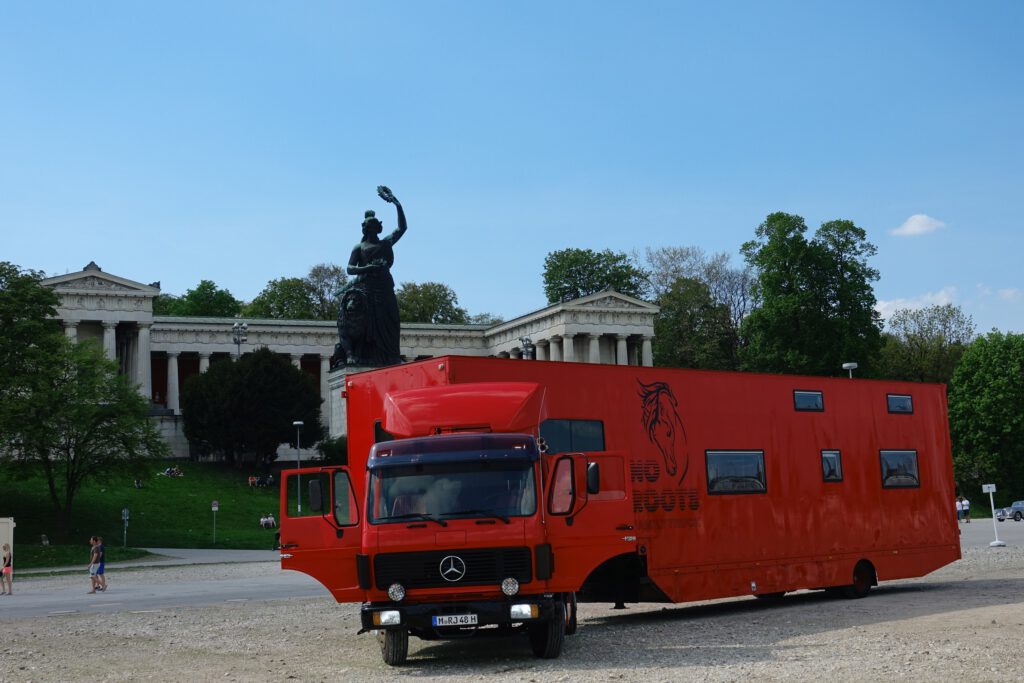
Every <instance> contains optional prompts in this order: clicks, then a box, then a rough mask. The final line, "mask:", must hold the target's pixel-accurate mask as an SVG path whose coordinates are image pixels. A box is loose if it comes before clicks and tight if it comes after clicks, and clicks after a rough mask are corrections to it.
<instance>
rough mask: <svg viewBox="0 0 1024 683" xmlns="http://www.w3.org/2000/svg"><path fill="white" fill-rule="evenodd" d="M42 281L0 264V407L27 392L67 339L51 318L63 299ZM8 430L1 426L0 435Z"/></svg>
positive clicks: (12, 267)
mask: <svg viewBox="0 0 1024 683" xmlns="http://www.w3.org/2000/svg"><path fill="white" fill-rule="evenodd" d="M41 278H42V273H39V272H36V271H23V270H21V269H20V268H19V267H18V266H16V265H14V264H13V263H8V262H6V261H0V404H2V403H4V402H6V401H8V400H12V399H13V398H15V397H17V396H18V395H20V394H22V393H23V392H25V391H27V390H28V387H30V386H31V385H32V383H33V381H34V379H35V378H36V376H37V373H38V372H39V371H40V370H41V369H44V368H45V367H46V366H47V364H48V362H49V359H50V357H51V356H52V355H53V354H54V353H55V352H56V351H57V350H58V349H59V347H60V343H61V339H62V338H63V336H64V335H63V333H62V332H61V330H60V327H59V326H58V325H57V323H56V322H54V321H53V320H51V319H50V318H52V317H53V316H55V315H56V314H57V304H58V303H59V302H60V299H59V297H58V296H57V293H56V292H54V291H53V290H52V289H50V288H49V287H44V286H42V285H41V284H39V280H40V279H41ZM6 431H7V430H6V429H5V428H4V425H3V424H0V434H3V433H5V432H6Z"/></svg>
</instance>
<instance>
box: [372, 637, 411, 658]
mask: <svg viewBox="0 0 1024 683" xmlns="http://www.w3.org/2000/svg"><path fill="white" fill-rule="evenodd" d="M377 638H378V640H380V656H381V657H382V658H383V659H384V663H385V664H389V665H391V666H401V665H402V664H405V660H406V658H407V657H408V656H409V632H408V631H406V630H404V629H403V630H398V631H390V630H388V631H384V632H383V633H381V634H380V635H379V636H377Z"/></svg>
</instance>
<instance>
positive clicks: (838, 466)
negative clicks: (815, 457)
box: [821, 451, 843, 481]
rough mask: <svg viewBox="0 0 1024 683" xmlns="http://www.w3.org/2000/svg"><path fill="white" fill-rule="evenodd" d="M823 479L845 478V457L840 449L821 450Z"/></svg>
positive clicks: (840, 479) (838, 479) (837, 479)
mask: <svg viewBox="0 0 1024 683" xmlns="http://www.w3.org/2000/svg"><path fill="white" fill-rule="evenodd" d="M821 480H822V481H842V480H843V458H842V455H841V454H840V453H839V451H822V452H821Z"/></svg>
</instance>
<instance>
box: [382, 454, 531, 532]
mask: <svg viewBox="0 0 1024 683" xmlns="http://www.w3.org/2000/svg"><path fill="white" fill-rule="evenodd" d="M370 500H371V501H372V505H371V514H370V522H371V523H374V524H389V523H397V522H410V521H418V520H421V519H424V520H431V521H439V523H442V524H443V523H444V520H451V519H460V518H473V517H482V518H492V519H500V520H502V521H504V522H506V523H507V522H508V521H509V518H510V517H528V516H530V515H532V514H534V512H535V511H536V509H537V496H536V489H535V485H534V477H533V463H532V462H529V461H526V460H511V461H502V462H493V461H481V460H472V461H462V462H446V463H416V464H411V465H397V466H389V467H380V468H376V469H373V470H371V474H370Z"/></svg>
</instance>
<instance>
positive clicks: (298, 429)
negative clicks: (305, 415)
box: [292, 420, 303, 516]
mask: <svg viewBox="0 0 1024 683" xmlns="http://www.w3.org/2000/svg"><path fill="white" fill-rule="evenodd" d="M302 424H303V422H302V420H296V421H295V422H292V426H293V427H295V469H299V468H301V467H302V465H301V464H299V441H300V439H301V435H302ZM295 503H296V509H297V510H298V514H299V516H302V475H301V474H298V475H296V476H295Z"/></svg>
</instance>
